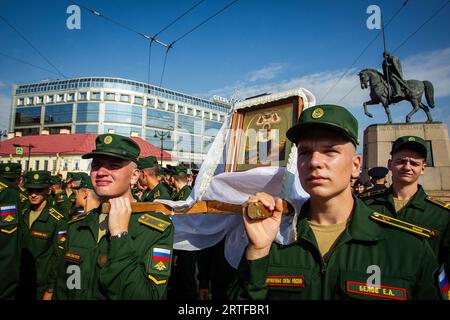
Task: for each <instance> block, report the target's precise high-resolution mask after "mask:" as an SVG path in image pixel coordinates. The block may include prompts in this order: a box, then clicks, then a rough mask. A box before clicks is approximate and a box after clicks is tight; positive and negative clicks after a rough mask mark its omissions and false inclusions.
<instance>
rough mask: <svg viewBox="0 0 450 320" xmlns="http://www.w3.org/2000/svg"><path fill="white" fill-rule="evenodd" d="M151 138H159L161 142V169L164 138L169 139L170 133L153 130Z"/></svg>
mask: <svg viewBox="0 0 450 320" xmlns="http://www.w3.org/2000/svg"><path fill="white" fill-rule="evenodd" d="M153 138H159V139H160V140H161V148H160V149H161V167H162V160H163V150H164V138H166V139H170V131H167V132H164V131H158V130H155V134H154V135H153Z"/></svg>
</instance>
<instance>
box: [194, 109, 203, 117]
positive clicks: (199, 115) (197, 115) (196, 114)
mask: <svg viewBox="0 0 450 320" xmlns="http://www.w3.org/2000/svg"><path fill="white" fill-rule="evenodd" d="M195 116H196V117H197V118H201V117H202V110H195Z"/></svg>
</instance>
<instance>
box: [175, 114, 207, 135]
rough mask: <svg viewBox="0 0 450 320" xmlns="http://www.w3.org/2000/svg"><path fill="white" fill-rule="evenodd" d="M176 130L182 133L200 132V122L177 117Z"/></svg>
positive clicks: (185, 117) (186, 117) (190, 118)
mask: <svg viewBox="0 0 450 320" xmlns="http://www.w3.org/2000/svg"><path fill="white" fill-rule="evenodd" d="M178 128H179V129H180V130H182V131H187V132H189V133H200V132H201V128H202V126H201V120H195V118H192V117H188V116H182V115H178Z"/></svg>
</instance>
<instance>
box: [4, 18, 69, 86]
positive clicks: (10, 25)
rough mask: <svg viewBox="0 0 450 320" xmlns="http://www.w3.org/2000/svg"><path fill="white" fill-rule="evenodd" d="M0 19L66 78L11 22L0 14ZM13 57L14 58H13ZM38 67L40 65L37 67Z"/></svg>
mask: <svg viewBox="0 0 450 320" xmlns="http://www.w3.org/2000/svg"><path fill="white" fill-rule="evenodd" d="M0 19H2V20H3V22H5V23H6V24H7V25H8V26H9V27H10V28H11V29H13V30H14V32H15V33H17V34H18V35H19V36H20V37H21V38H22V39H23V40H24V41H25V42H26V43H28V45H29V46H30V47H32V48H33V50H34V51H36V52H37V53H38V54H39V55H40V56H41V58H42V59H44V60H45V61H46V62H47V63H48V64H49V65H50V66H52V67H53V69H55V70H56V72H57V73H58V75H60V76H61V77H63V78H66V76H65V75H64V74H63V73H62V72H61V71H60V70H59V69H58V68H57V67H56V66H55V65H54V64H53V63H52V62H51V61H50V60H49V59H48V58H47V57H46V56H45V55H44V54H43V53H42V52H41V51H40V50H39V49H38V48H36V46H35V45H33V43H31V41H30V40H28V39H27V38H26V37H25V36H24V35H23V34H22V33H21V32H20V31H19V30H17V29H16V28H15V27H14V26H13V25H12V24H11V23H9V22H8V20H6V19H5V18H4V17H3V16H0ZM13 59H15V58H13ZM15 60H18V59H15ZM27 64H28V63H27ZM38 68H40V67H38ZM40 69H42V68H40ZM46 71H48V70H46Z"/></svg>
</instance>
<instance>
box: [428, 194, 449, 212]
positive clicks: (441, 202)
mask: <svg viewBox="0 0 450 320" xmlns="http://www.w3.org/2000/svg"><path fill="white" fill-rule="evenodd" d="M426 199H427V200H428V201H430V202H432V203H434V204H436V205H438V206H440V207H442V208H445V209H449V210H450V203H449V202H445V201H442V200H439V199H436V198H433V197H430V196H427V197H426Z"/></svg>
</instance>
